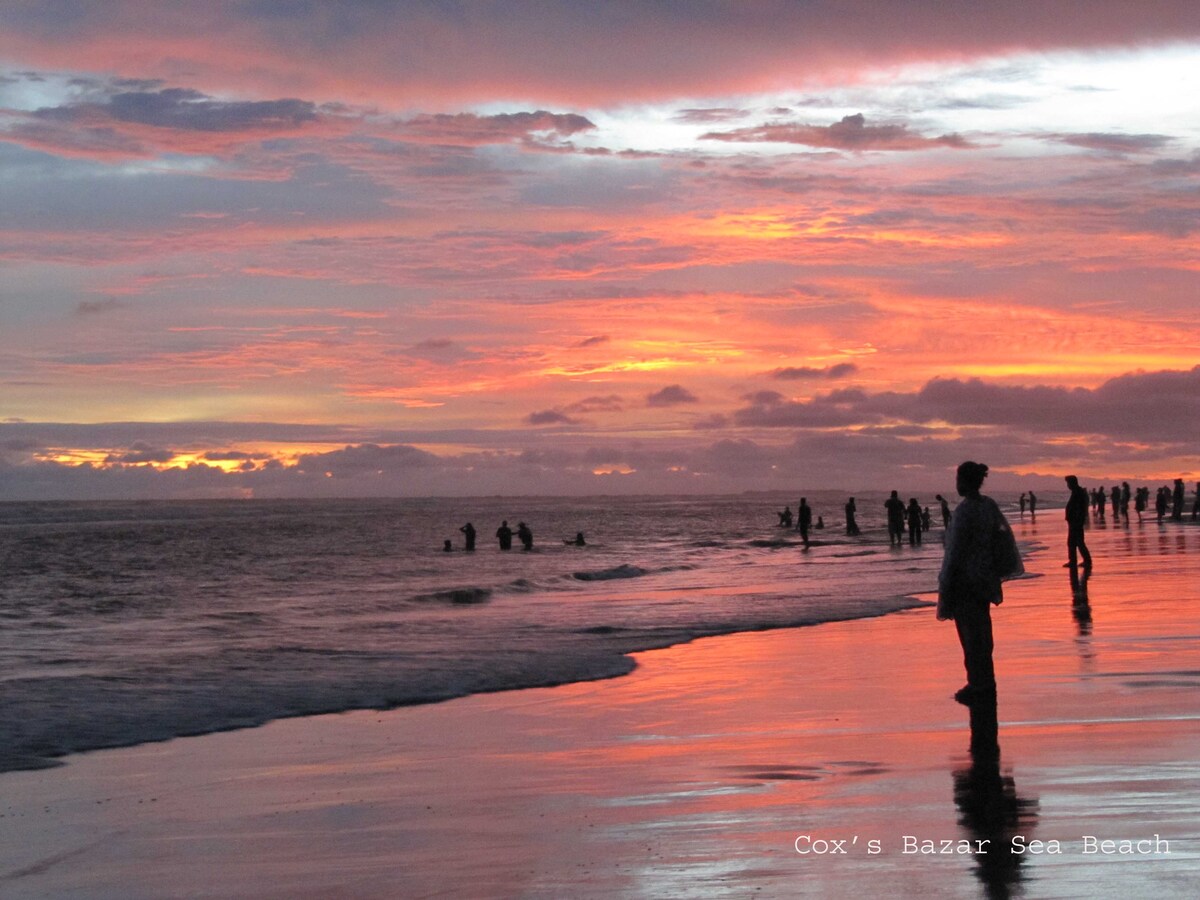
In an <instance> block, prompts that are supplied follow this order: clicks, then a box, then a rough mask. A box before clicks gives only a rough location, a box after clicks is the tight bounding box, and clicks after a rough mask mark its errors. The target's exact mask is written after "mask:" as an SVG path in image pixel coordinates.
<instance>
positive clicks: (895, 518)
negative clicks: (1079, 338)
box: [883, 491, 904, 546]
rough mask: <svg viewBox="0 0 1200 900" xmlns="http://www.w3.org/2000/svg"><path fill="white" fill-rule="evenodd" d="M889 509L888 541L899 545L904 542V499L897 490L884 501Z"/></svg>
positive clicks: (885, 506)
mask: <svg viewBox="0 0 1200 900" xmlns="http://www.w3.org/2000/svg"><path fill="white" fill-rule="evenodd" d="M883 505H884V508H886V509H887V524H888V543H889V544H895V545H897V546H899V545H900V544H901V543H903V542H904V501H903V500H901V499H900V494H899V492H897V491H892V496H890V497H888V499H887V500H886V501H885V502H884V504H883Z"/></svg>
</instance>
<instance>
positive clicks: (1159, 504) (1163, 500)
mask: <svg viewBox="0 0 1200 900" xmlns="http://www.w3.org/2000/svg"><path fill="white" fill-rule="evenodd" d="M1170 494H1171V492H1170V491H1169V490H1167V489H1166V488H1165V487H1160V488H1159V489H1158V493H1157V494H1155V495H1154V511H1155V512H1156V513H1158V521H1160V522H1161V521H1162V520H1163V516H1165V515H1166V514H1167V504H1168V503H1169V502H1170V499H1171V498H1170Z"/></svg>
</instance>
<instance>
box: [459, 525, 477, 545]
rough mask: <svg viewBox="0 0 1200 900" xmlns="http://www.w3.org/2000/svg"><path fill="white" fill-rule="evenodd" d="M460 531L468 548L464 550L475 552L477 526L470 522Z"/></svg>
mask: <svg viewBox="0 0 1200 900" xmlns="http://www.w3.org/2000/svg"><path fill="white" fill-rule="evenodd" d="M458 530H459V531H461V532H462V533H463V540H464V541H465V543H466V546H465V547H463V549H464V550H474V549H475V526H474V525H472V524H471V523H470V522H468V523H467V524H466V525H464V526H463V527H462V528H460V529H458Z"/></svg>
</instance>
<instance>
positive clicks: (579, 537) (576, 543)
mask: <svg viewBox="0 0 1200 900" xmlns="http://www.w3.org/2000/svg"><path fill="white" fill-rule="evenodd" d="M563 543H564V544H567V545H569V546H572V547H586V546H587V541H585V540H584V539H583V532H582V531H577V532H575V537H574V538H573V539H572V540H566V539H565V538H564V539H563Z"/></svg>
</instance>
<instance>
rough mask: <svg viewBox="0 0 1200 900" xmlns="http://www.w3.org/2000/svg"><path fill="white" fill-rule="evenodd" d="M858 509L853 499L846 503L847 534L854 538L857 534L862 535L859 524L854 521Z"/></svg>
mask: <svg viewBox="0 0 1200 900" xmlns="http://www.w3.org/2000/svg"><path fill="white" fill-rule="evenodd" d="M857 510H858V507H857V506H855V505H854V498H853V497H851V498H850V499H849V500H847V501H846V534H848V535H851V536H852V537H853V536H854V535H857V534H862V532H861V531H859V529H858V522H856V521H855V520H854V513H855V512H856V511H857Z"/></svg>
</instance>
